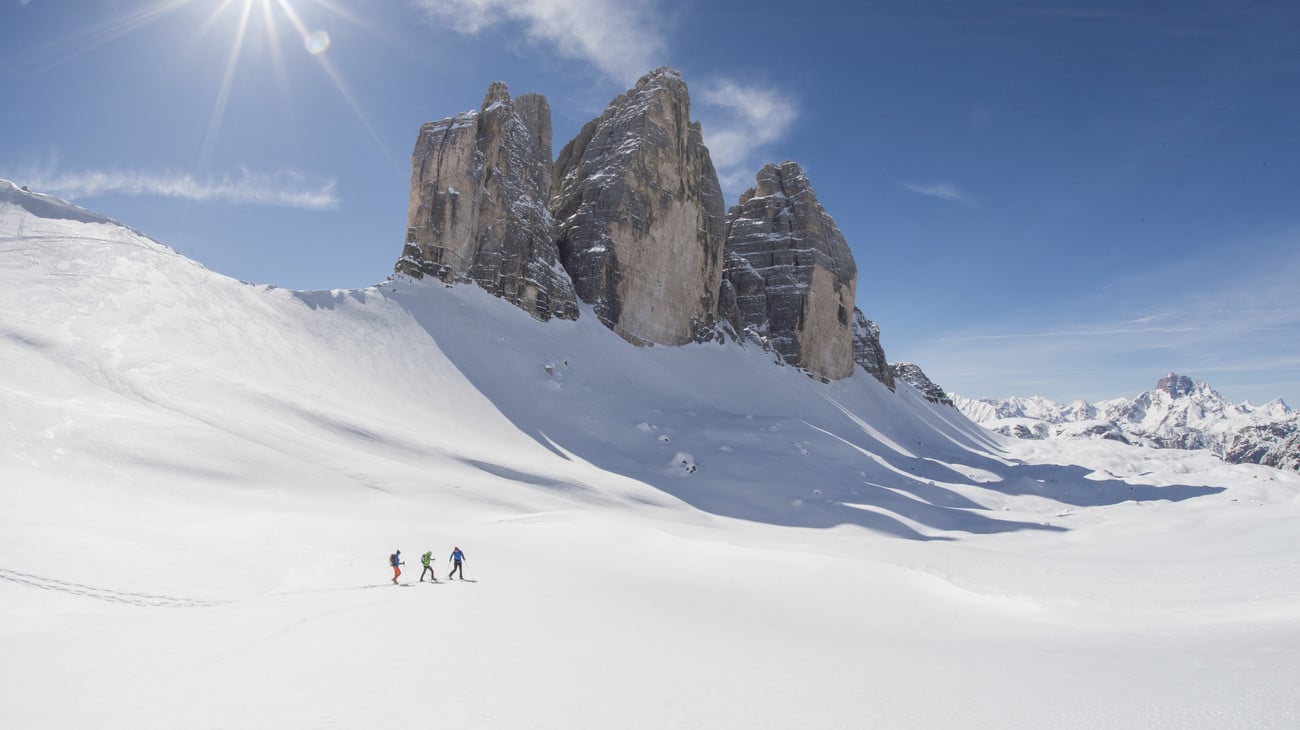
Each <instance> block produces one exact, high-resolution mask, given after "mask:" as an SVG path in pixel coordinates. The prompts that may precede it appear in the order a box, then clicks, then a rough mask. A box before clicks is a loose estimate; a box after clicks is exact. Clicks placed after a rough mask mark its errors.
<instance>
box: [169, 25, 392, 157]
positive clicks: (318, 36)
mask: <svg viewBox="0 0 1300 730" xmlns="http://www.w3.org/2000/svg"><path fill="white" fill-rule="evenodd" d="M194 1H196V0H171V2H173V3H178V4H183V3H187V2H194ZM310 3H311V4H312V5H314V6H317V7H319V8H322V9H324V10H326V11H328V12H329V13H330V14H331V15H333V16H335V17H337V18H340V19H342V20H344V21H346V22H348V23H349V24H351V25H354V26H363V25H364V24H363V23H362V22H361V21H360V20H359V19H358V18H357V17H356V16H355V15H353V14H352V13H350V12H348V11H347V10H346V9H345V8H343V7H342V6H340V5H338V4H337V3H335V2H332V0H310ZM230 10H235V11H237V14H238V20H237V23H236V28H235V32H234V35H233V40H232V42H231V47H230V54H229V57H228V58H227V60H226V70H225V73H224V74H223V76H222V80H221V86H220V89H219V90H218V92H217V99H216V103H215V104H214V105H213V109H212V117H211V119H210V120H209V122H208V130H207V133H206V134H205V135H204V140H203V147H202V148H201V151H200V158H199V164H200V165H202V164H204V163H206V162H207V159H208V157H209V156H210V155H211V152H212V147H213V145H214V144H215V143H216V140H217V137H218V135H219V133H220V130H221V123H222V120H223V119H224V117H225V111H226V104H227V101H228V100H229V96H230V89H231V86H232V84H233V82H234V78H235V71H236V70H237V68H238V66H239V61H240V57H241V56H242V52H243V47H244V40H245V38H246V37H247V34H248V32H249V25H250V22H251V21H252V20H253V19H254V18H257V19H258V20H260V24H261V25H262V27H263V29H264V31H265V33H266V37H267V42H268V45H269V47H270V49H271V57H272V64H273V66H274V68H275V74H276V78H277V79H278V80H279V82H280V83H281V84H283V85H285V86H287V85H288V81H287V74H286V72H285V65H284V56H283V52H282V50H281V48H280V37H281V27H280V23H281V21H284V22H287V23H288V25H289V27H291V28H292V29H293V31H294V33H295V34H296V35H297V36H298V37H299V38H300V39H301V41H302V48H303V49H304V50H305V51H306V52H307V53H309V54H310V55H311V56H312V57H313V58H315V60H316V62H317V64H318V65H319V67H320V69H321V70H322V71H323V72H324V73H325V75H326V76H328V77H329V79H330V82H331V83H332V84H333V85H334V88H335V89H336V90H337V91H338V92H339V95H340V96H341V97H342V98H343V100H344V101H345V102H346V103H347V105H348V107H349V108H350V109H351V111H352V114H353V115H354V116H355V117H356V119H357V121H358V122H360V123H361V126H362V127H363V128H364V129H365V130H366V133H367V134H368V135H369V136H370V138H371V140H373V141H374V142H375V144H376V145H377V146H378V147H379V149H380V151H381V152H383V153H384V156H385V158H387V160H388V162H389V164H390V165H391V166H392V167H393V169H394V170H395V171H396V172H397V173H398V174H399V175H402V174H403V171H402V169H401V166H400V165H399V164H398V163H397V160H396V158H394V157H393V155H392V154H391V153H389V151H388V149H387V147H386V146H385V145H384V143H383V141H382V139H381V138H380V137H379V134H378V133H377V132H376V131H375V127H374V125H373V124H371V123H370V120H369V118H367V116H366V114H365V112H364V111H362V108H361V105H360V104H359V103H357V100H356V97H355V96H354V95H353V94H352V92H351V90H349V88H348V85H347V83H346V82H345V81H344V79H343V75H342V74H340V73H339V71H338V69H336V68H335V67H334V64H333V63H331V62H330V60H329V57H328V56H327V51H329V49H330V46H331V44H332V41H331V39H330V36H329V33H328V32H327V31H325V30H323V29H321V28H310V27H308V25H307V23H306V22H304V20H303V17H302V14H300V13H299V12H298V10H297V9H295V7H294V3H293V2H291V0H220V2H219V4H218V6H217V7H216V8H215V9H213V11H212V13H211V15H210V16H209V18H208V20H207V21H206V22H205V24H204V27H203V28H200V30H199V32H200V33H203V32H204V31H205V29H206V26H208V25H209V24H215V23H216V22H217V21H218V20H219V19H220V18H223V17H225V16H226V15H227V12H228V11H230Z"/></svg>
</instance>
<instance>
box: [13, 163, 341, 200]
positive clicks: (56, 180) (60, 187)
mask: <svg viewBox="0 0 1300 730" xmlns="http://www.w3.org/2000/svg"><path fill="white" fill-rule="evenodd" d="M28 179H29V180H30V183H29V184H30V186H31V187H32V188H34V189H37V190H42V191H48V192H51V193H54V194H56V195H61V196H63V197H67V198H73V199H78V198H94V197H98V196H102V195H132V196H149V195H153V196H159V197H166V198H180V199H183V200H194V201H199V202H222V203H235V204H247V205H264V206H271V207H279V208H299V209H302V210H336V209H337V208H338V207H339V205H340V203H341V202H342V201H341V200H340V198H339V196H338V193H337V192H336V190H335V186H336V181H335V180H334V179H332V178H331V179H328V180H316V181H311V180H308V179H307V178H306V177H305V176H304V175H302V174H301V173H296V172H277V173H273V174H266V173H256V172H250V171H248V170H246V169H241V170H240V174H239V176H238V177H230V176H223V177H209V178H207V179H205V180H200V179H197V178H195V177H194V176H193V175H190V174H188V173H172V172H163V173H158V172H146V171H142V170H81V171H77V172H67V173H58V174H54V175H47V176H42V175H35V176H28Z"/></svg>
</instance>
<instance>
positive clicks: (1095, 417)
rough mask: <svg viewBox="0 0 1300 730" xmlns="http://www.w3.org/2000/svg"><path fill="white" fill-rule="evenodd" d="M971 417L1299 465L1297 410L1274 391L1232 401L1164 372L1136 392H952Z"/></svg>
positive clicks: (1025, 428) (1040, 431) (1030, 433)
mask: <svg viewBox="0 0 1300 730" xmlns="http://www.w3.org/2000/svg"><path fill="white" fill-rule="evenodd" d="M953 400H954V402H955V403H956V405H957V407H958V408H959V409H960V410H961V411H962V413H964V414H965V415H966V417H967V418H970V419H971V420H973V421H975V422H976V423H979V424H981V425H984V426H985V427H987V428H991V429H993V430H995V431H998V432H1000V433H1003V434H1005V435H1008V436H1016V437H1018V438H1038V439H1042V438H1080V437H1084V438H1107V439H1115V440H1120V441H1127V442H1129V443H1134V444H1140V445H1144V446H1153V447H1156V448H1178V449H1209V450H1211V451H1212V452H1214V453H1215V454H1217V455H1219V456H1221V457H1223V458H1224V459H1226V460H1228V461H1233V462H1234V463H1240V462H1242V461H1251V462H1255V463H1262V464H1266V465H1268V466H1280V467H1283V468H1300V450H1297V449H1296V448H1295V447H1294V445H1288V444H1294V442H1295V440H1296V439H1295V438H1293V436H1294V435H1295V434H1297V433H1300V414H1296V413H1295V412H1293V411H1292V410H1291V409H1290V408H1289V407H1288V406H1287V405H1286V403H1284V402H1283V401H1282V399H1281V398H1276V399H1274V400H1271V401H1269V402H1268V403H1266V404H1264V405H1263V406H1259V407H1255V406H1254V405H1252V404H1250V403H1249V402H1243V403H1233V402H1231V401H1229V400H1228V399H1227V398H1224V397H1223V396H1222V395H1220V394H1219V393H1218V391H1216V390H1215V389H1214V388H1212V387H1210V385H1209V384H1208V383H1206V382H1204V381H1200V380H1193V379H1192V378H1190V377H1188V376H1186V375H1180V374H1178V373H1174V372H1170V373H1166V374H1165V375H1164V376H1163V377H1161V378H1160V379H1159V380H1158V381H1157V382H1156V385H1155V387H1154V388H1152V389H1151V390H1148V391H1145V392H1143V393H1140V394H1139V395H1137V396H1136V397H1134V398H1133V399H1132V400H1130V399H1128V398H1115V399H1112V400H1104V401H1097V402H1096V403H1088V402H1087V401H1072V402H1070V403H1069V404H1060V403H1057V402H1055V401H1052V400H1048V399H1047V398H1042V397H1039V396H1033V397H1030V398H1006V399H1003V400H990V399H980V400H972V399H970V398H962V397H961V396H954V397H953Z"/></svg>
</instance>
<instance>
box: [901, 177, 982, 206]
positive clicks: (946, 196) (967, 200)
mask: <svg viewBox="0 0 1300 730" xmlns="http://www.w3.org/2000/svg"><path fill="white" fill-rule="evenodd" d="M903 188H905V189H907V190H911V191H912V192H914V193H918V194H920V195H928V196H930V197H932V198H940V199H942V200H947V201H949V202H952V203H961V204H962V205H966V206H970V207H971V208H976V209H979V210H984V206H982V205H980V203H979V201H978V200H976V199H975V198H974V197H972V196H971V195H970V194H969V193H967V192H966V191H965V190H962V189H961V188H959V187H957V186H956V185H953V184H952V183H950V182H940V183H935V184H933V185H918V184H916V183H903Z"/></svg>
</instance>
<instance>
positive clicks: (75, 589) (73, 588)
mask: <svg viewBox="0 0 1300 730" xmlns="http://www.w3.org/2000/svg"><path fill="white" fill-rule="evenodd" d="M0 580H7V581H10V582H12V583H18V584H20V585H26V586H31V587H33V588H39V589H41V590H45V591H58V592H60V593H71V594H73V595H78V596H84V597H86V598H91V599H94V600H98V601H108V602H110V603H124V604H128V605H131V606H149V607H162V608H210V607H212V606H221V605H225V604H227V603H230V601H204V600H200V599H196V598H178V597H176V596H163V595H158V594H154V593H130V592H127V591H115V590H113V589H111V588H100V587H98V586H90V585H85V584H84V583H73V582H72V581H66V580H59V579H57V578H46V577H44V576H40V575H32V574H31V573H22V572H19V571H17V570H10V569H8V568H0Z"/></svg>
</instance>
